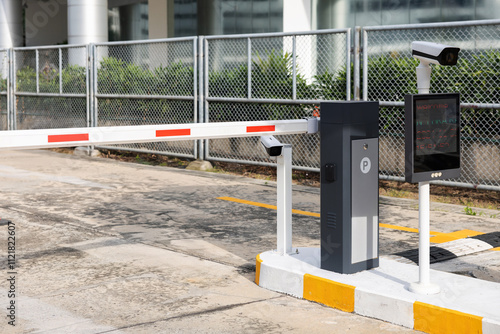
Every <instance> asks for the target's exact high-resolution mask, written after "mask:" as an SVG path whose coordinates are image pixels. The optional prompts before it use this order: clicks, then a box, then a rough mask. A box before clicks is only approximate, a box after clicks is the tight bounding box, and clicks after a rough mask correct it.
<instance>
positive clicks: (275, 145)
mask: <svg viewBox="0 0 500 334" xmlns="http://www.w3.org/2000/svg"><path fill="white" fill-rule="evenodd" d="M260 143H261V144H262V146H263V147H264V148H265V149H266V152H267V154H269V155H270V156H272V157H277V156H279V155H281V149H282V148H283V144H281V143H280V142H279V141H278V139H276V138H274V137H273V136H262V137H260Z"/></svg>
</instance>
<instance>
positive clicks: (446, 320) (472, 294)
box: [255, 248, 500, 334]
mask: <svg viewBox="0 0 500 334" xmlns="http://www.w3.org/2000/svg"><path fill="white" fill-rule="evenodd" d="M293 250H294V253H292V254H288V255H279V254H278V253H277V252H276V251H267V252H264V253H261V254H259V255H257V265H256V272H255V283H257V285H259V286H261V287H263V288H266V289H269V290H273V291H276V292H281V293H285V294H289V295H292V296H295V297H298V298H304V299H307V300H311V301H315V302H318V303H321V304H324V305H327V306H329V307H333V308H337V309H340V310H342V311H346V312H354V313H356V314H359V315H362V316H367V317H371V318H376V319H380V320H383V321H387V322H391V323H394V324H397V325H400V326H404V327H408V328H413V329H415V330H419V331H423V332H426V333H491V334H493V333H500V307H499V301H500V284H499V283H494V282H488V281H484V280H480V279H475V278H470V277H465V276H461V275H457V274H451V273H447V272H441V271H437V270H431V281H432V282H433V283H435V284H438V285H439V286H440V288H441V292H440V293H438V294H435V295H419V294H415V293H412V292H410V291H409V290H408V286H409V285H410V284H411V283H413V282H416V281H418V277H419V272H418V266H416V265H411V264H405V263H400V262H397V261H395V260H391V259H387V258H384V257H381V258H380V266H379V267H378V268H373V269H370V270H366V271H362V272H358V273H355V274H350V275H347V274H338V273H335V272H331V271H327V270H322V269H320V249H319V248H293Z"/></svg>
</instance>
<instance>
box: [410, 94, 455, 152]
mask: <svg viewBox="0 0 500 334" xmlns="http://www.w3.org/2000/svg"><path fill="white" fill-rule="evenodd" d="M414 112H415V123H414V125H415V132H414V135H415V141H414V145H415V154H416V155H417V156H422V155H431V154H442V153H454V152H457V150H458V136H459V133H458V111H457V100H456V99H453V98H452V99H449V98H437V99H421V100H420V99H417V100H415V109H414Z"/></svg>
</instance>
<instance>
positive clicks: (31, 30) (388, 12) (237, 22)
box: [0, 0, 500, 48]
mask: <svg viewBox="0 0 500 334" xmlns="http://www.w3.org/2000/svg"><path fill="white" fill-rule="evenodd" d="M497 18H500V0H149V1H148V0H0V28H1V33H0V47H3V48H5V47H12V46H39V45H57V44H68V43H69V44H80V43H88V42H105V41H125V40H141V39H157V38H167V37H183V36H196V35H225V34H243V33H263V32H292V31H308V30H316V29H329V28H346V27H354V26H377V25H392V24H411V23H428V22H448V21H466V20H482V19H497Z"/></svg>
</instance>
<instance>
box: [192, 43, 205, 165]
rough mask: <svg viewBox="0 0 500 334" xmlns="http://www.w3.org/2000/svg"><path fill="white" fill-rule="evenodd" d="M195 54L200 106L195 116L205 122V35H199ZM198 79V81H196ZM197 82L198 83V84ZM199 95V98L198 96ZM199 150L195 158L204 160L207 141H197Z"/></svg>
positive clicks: (197, 121) (195, 89)
mask: <svg viewBox="0 0 500 334" xmlns="http://www.w3.org/2000/svg"><path fill="white" fill-rule="evenodd" d="M194 43H195V46H196V47H195V49H194V50H195V54H194V67H195V69H196V70H195V71H194V75H195V85H194V87H193V89H194V94H195V102H194V103H195V105H197V106H198V109H195V110H196V111H195V113H196V115H195V117H197V119H196V123H203V122H204V121H205V120H204V106H205V96H204V94H203V84H204V82H203V70H204V69H203V57H204V53H203V36H199V37H197V38H196V39H195V41H194ZM196 80H197V81H196ZM196 83H197V84H196ZM196 97H197V98H196ZM197 144H198V145H197V146H198V147H197V150H196V148H195V152H194V157H195V159H199V160H203V158H204V146H205V141H204V140H203V139H200V140H198V141H197ZM195 146H196V144H195Z"/></svg>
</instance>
